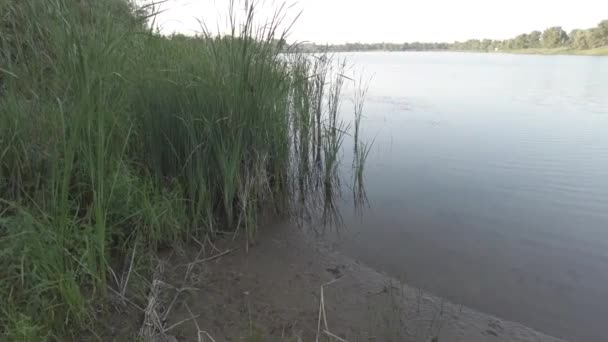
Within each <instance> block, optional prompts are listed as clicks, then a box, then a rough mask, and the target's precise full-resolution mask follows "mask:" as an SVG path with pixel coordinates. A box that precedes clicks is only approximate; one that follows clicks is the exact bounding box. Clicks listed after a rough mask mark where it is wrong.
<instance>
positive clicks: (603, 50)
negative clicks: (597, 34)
mask: <svg viewBox="0 0 608 342" xmlns="http://www.w3.org/2000/svg"><path fill="white" fill-rule="evenodd" d="M501 52H506V53H514V54H528V55H575V56H608V46H604V47H600V48H594V49H588V50H577V49H572V48H554V49H543V48H539V49H520V50H504V51H501Z"/></svg>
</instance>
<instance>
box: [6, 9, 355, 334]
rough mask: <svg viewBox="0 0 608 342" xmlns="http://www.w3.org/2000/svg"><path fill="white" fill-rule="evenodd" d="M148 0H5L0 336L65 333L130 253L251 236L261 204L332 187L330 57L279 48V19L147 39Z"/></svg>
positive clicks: (290, 204) (334, 151) (108, 289)
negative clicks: (220, 235)
mask: <svg viewBox="0 0 608 342" xmlns="http://www.w3.org/2000/svg"><path fill="white" fill-rule="evenodd" d="M150 9H151V7H147V8H146V7H144V8H136V7H135V6H133V5H132V4H130V3H127V2H126V1H122V0H99V1H77V0H54V1H39V0H0V48H1V50H0V85H1V86H0V339H1V340H9V341H11V340H15V341H44V340H64V339H66V338H67V339H69V338H72V339H75V338H76V337H77V336H78V334H80V333H81V332H82V331H83V330H86V329H89V328H88V327H90V326H91V325H90V323H91V322H92V321H94V320H95V317H96V316H95V315H97V312H98V311H99V310H94V309H95V308H96V307H97V304H98V303H100V302H102V301H103V300H107V299H109V298H112V297H116V296H118V297H124V295H125V291H124V288H126V287H127V286H128V284H126V283H124V282H123V281H122V280H121V281H119V279H118V278H119V277H118V276H117V274H120V273H121V270H120V269H119V268H118V266H119V265H121V264H123V263H124V260H129V259H130V260H134V259H135V258H134V257H133V256H134V255H135V251H137V254H138V255H143V254H145V253H150V252H154V251H155V250H156V249H157V248H158V247H159V246H163V245H168V244H171V243H174V242H176V241H183V240H184V239H187V238H188V237H190V236H200V235H207V234H213V233H214V232H215V231H216V230H217V229H230V230H233V231H237V232H238V231H243V232H245V233H246V235H247V236H248V237H253V234H254V233H255V229H256V223H257V220H258V214H259V212H260V211H261V210H262V209H266V208H270V209H272V210H273V212H274V213H275V214H277V215H282V216H286V215H291V214H293V213H294V212H295V209H294V208H295V206H294V201H292V200H291V199H292V198H304V197H308V196H309V195H306V194H310V193H313V192H315V191H318V190H319V189H327V188H328V187H331V186H332V185H331V184H330V183H331V182H330V180H331V178H333V177H335V164H336V163H337V161H338V159H339V153H338V150H339V148H340V145H341V142H342V139H343V137H344V134H345V132H346V129H347V127H344V126H342V125H341V124H340V122H339V120H338V118H337V110H338V108H339V98H340V96H339V95H340V88H341V85H342V82H343V77H342V76H340V75H339V71H337V70H339V67H338V69H336V64H335V63H334V62H333V61H332V60H331V59H330V58H327V57H319V58H318V57H311V56H307V55H301V54H285V53H283V52H284V50H285V46H283V42H284V39H285V34H284V33H278V30H277V25H278V24H279V23H280V21H281V18H283V17H282V16H281V15H279V14H277V16H276V17H275V18H273V19H272V20H271V23H270V25H268V24H267V23H264V24H262V25H255V22H254V20H253V13H254V8H253V7H248V8H247V9H246V12H247V13H246V14H247V15H246V19H245V20H244V22H243V23H239V24H237V23H236V22H235V21H233V22H232V30H231V33H230V34H228V35H224V36H215V35H213V34H211V33H210V32H208V31H205V33H204V34H203V35H202V36H200V37H197V38H185V37H178V36H176V37H163V36H160V35H158V34H155V33H154V32H152V31H151V30H150V29H149V28H148V26H147V24H146V19H148V17H149V16H150ZM311 184H312V185H311ZM315 184H316V185H315ZM309 185H310V186H309ZM315 189H316V190H315ZM300 196H301V197H300ZM295 202H298V201H295ZM302 203H307V201H305V200H304V201H302ZM136 246H142V247H136ZM121 279H123V278H121ZM123 299H124V298H123ZM129 302H131V304H133V305H134V306H138V304H137V299H133V300H132V301H129ZM140 304H141V303H140ZM142 305H143V304H142ZM102 313H103V312H102Z"/></svg>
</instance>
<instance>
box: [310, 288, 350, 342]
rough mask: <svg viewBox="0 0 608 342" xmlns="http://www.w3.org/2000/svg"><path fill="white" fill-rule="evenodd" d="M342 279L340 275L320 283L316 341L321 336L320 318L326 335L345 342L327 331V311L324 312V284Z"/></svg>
mask: <svg viewBox="0 0 608 342" xmlns="http://www.w3.org/2000/svg"><path fill="white" fill-rule="evenodd" d="M340 279H342V277H340V278H336V279H334V280H332V281H330V282H328V283H325V284H323V285H321V297H320V299H319V319H318V321H317V338H316V342H319V337H320V336H321V320H323V325H324V329H323V333H324V334H325V335H327V336H330V337H333V338H336V339H338V340H339V341H343V342H346V341H345V340H344V339H342V338H340V337H338V336H335V335H334V334H332V333H331V332H329V325H328V324H327V313H326V312H325V291H324V288H325V287H326V286H329V285H331V284H333V283H335V282H337V281H338V280H340Z"/></svg>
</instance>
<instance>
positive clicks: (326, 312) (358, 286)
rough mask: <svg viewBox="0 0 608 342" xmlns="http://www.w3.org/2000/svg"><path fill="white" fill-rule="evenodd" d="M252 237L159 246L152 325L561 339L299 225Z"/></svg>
mask: <svg viewBox="0 0 608 342" xmlns="http://www.w3.org/2000/svg"><path fill="white" fill-rule="evenodd" d="M260 234H261V235H260V237H259V239H258V240H257V242H256V243H254V244H253V245H251V246H250V247H249V250H248V251H246V250H245V248H244V247H245V245H244V241H238V240H237V242H233V241H231V239H230V238H229V239H224V240H218V241H215V242H214V246H213V247H211V246H207V247H206V253H205V252H204V251H203V249H202V247H203V246H201V245H198V246H191V247H187V248H184V249H183V250H181V251H179V250H174V251H171V252H166V253H165V255H164V256H163V257H162V258H161V259H160V261H159V264H158V265H162V266H160V267H158V269H162V270H163V272H160V273H157V280H158V281H159V282H161V281H162V283H163V284H164V285H163V286H162V287H159V288H158V291H150V293H156V298H157V299H158V300H159V301H158V302H157V301H156V300H157V299H154V300H152V299H150V301H149V302H156V303H157V304H158V305H157V307H158V308H164V309H165V310H167V308H170V309H169V310H170V311H169V312H168V315H166V317H167V319H166V320H165V321H162V324H160V328H154V329H151V330H152V331H153V332H154V333H156V334H158V333H160V332H162V330H165V334H164V337H163V338H165V340H167V341H192V340H196V339H197V336H198V335H199V334H200V335H201V336H205V338H208V337H209V336H211V337H212V338H213V339H214V340H215V341H218V342H219V341H241V340H245V341H251V342H258V341H260V342H261V341H315V340H316V339H317V337H320V338H321V339H320V340H322V341H341V340H347V341H368V340H377V341H399V342H402V341H415V342H420V341H449V342H459V341H460V342H465V341H466V342H482V341H484V342H485V341H521V342H527V341H551V342H558V341H561V340H559V339H557V338H553V337H550V336H547V335H544V334H542V333H539V332H536V331H534V330H532V329H529V328H527V327H525V326H522V325H520V324H517V323H513V322H508V321H504V320H501V319H499V318H496V317H493V316H491V315H486V314H483V313H480V312H477V311H475V310H472V309H469V308H467V307H464V306H462V305H458V304H455V303H451V302H449V301H447V300H444V299H442V298H439V297H436V296H434V295H432V294H429V293H426V292H425V291H423V290H419V289H416V288H412V287H410V286H408V285H407V284H404V283H402V282H400V281H399V280H397V279H394V278H390V277H388V276H386V275H383V274H381V273H378V272H377V271H375V270H373V269H370V268H368V267H366V266H365V265H362V264H360V263H359V262H357V261H355V260H352V259H350V258H348V257H345V256H344V255H341V254H339V253H336V252H334V251H333V250H332V248H331V246H329V245H326V244H324V243H321V242H319V241H318V240H315V239H313V238H311V237H310V236H308V235H307V234H304V233H303V232H302V231H301V230H299V229H298V228H295V227H292V226H286V225H275V226H270V227H266V228H265V229H263V230H261V232H260ZM166 312H167V311H165V313H166ZM320 313H321V317H320ZM156 315H157V313H155V312H151V313H150V314H149V315H148V316H147V318H146V317H145V318H143V320H144V321H147V322H150V321H153V320H150V319H149V317H155V316H156ZM160 316H161V317H162V315H160ZM121 320H122V321H125V320H126V321H127V322H129V321H130V322H132V321H133V320H132V319H130V320H129V319H127V318H126V317H125V318H124V319H118V321H121ZM139 324H141V322H139ZM136 326H137V325H136ZM123 333H124V331H123ZM161 335H162V334H161ZM157 338H160V337H158V336H157ZM158 340H160V339H158Z"/></svg>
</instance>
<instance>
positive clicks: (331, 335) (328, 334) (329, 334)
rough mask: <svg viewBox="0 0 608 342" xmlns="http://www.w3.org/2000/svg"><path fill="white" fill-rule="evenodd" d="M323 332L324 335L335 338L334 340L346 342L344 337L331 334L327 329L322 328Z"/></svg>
mask: <svg viewBox="0 0 608 342" xmlns="http://www.w3.org/2000/svg"><path fill="white" fill-rule="evenodd" d="M323 333H324V334H325V335H327V336H329V337H331V338H334V339H336V340H338V341H340V342H348V341H346V340H345V339H343V338H341V337H339V336H337V335H335V334H332V333H331V332H329V331H327V330H323Z"/></svg>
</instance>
